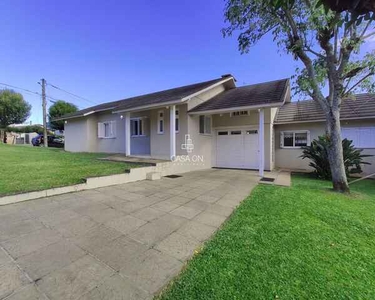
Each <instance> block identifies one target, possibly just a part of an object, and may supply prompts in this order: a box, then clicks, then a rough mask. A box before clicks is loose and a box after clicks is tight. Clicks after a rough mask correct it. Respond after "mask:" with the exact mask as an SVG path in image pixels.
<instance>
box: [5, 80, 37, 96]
mask: <svg viewBox="0 0 375 300" xmlns="http://www.w3.org/2000/svg"><path fill="white" fill-rule="evenodd" d="M0 84H1V85H5V86H8V87H11V88H13V89H19V90H22V91H25V92H28V93H31V94H36V95H39V96H41V94H39V93H38V92H33V91H30V90H28V89H24V88H21V87H18V86H15V85H11V84H6V83H2V82H0Z"/></svg>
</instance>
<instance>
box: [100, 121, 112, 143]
mask: <svg viewBox="0 0 375 300" xmlns="http://www.w3.org/2000/svg"><path fill="white" fill-rule="evenodd" d="M115 137H116V121H108V122H99V123H98V138H101V139H111V138H115Z"/></svg>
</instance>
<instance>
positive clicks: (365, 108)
mask: <svg viewBox="0 0 375 300" xmlns="http://www.w3.org/2000/svg"><path fill="white" fill-rule="evenodd" d="M371 117H372V118H375V94H358V95H355V97H352V98H347V99H344V100H343V101H342V104H341V119H356V118H371ZM320 120H325V117H324V114H323V110H322V109H321V107H320V105H319V104H318V103H317V102H316V101H314V100H305V101H298V102H290V103H285V104H284V105H283V106H282V107H280V109H279V111H278V113H277V116H276V118H275V122H274V123H275V124H284V123H291V122H308V121H320Z"/></svg>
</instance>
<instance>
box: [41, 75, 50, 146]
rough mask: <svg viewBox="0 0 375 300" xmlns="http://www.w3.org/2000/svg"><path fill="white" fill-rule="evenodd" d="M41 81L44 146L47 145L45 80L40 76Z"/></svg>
mask: <svg viewBox="0 0 375 300" xmlns="http://www.w3.org/2000/svg"><path fill="white" fill-rule="evenodd" d="M41 82H42V101H43V140H44V147H48V136H47V100H46V80H45V79H44V78H42V79H41Z"/></svg>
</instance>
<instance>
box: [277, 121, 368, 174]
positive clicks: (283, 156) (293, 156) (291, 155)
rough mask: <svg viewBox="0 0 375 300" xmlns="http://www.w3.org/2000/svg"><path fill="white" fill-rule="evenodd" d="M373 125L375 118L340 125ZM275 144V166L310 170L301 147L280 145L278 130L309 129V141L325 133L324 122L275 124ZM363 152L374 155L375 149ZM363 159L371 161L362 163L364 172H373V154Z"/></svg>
mask: <svg viewBox="0 0 375 300" xmlns="http://www.w3.org/2000/svg"><path fill="white" fill-rule="evenodd" d="M369 126H375V120H353V121H342V122H341V127H342V128H344V127H369ZM274 129H275V146H276V167H277V168H284V169H292V170H301V171H311V170H312V169H311V167H309V160H307V159H301V158H300V156H301V155H302V150H301V149H286V148H284V149H283V148H281V147H280V132H281V131H287V130H309V131H310V139H311V141H312V140H314V139H317V138H318V136H321V135H323V134H324V133H325V123H324V122H311V123H296V124H285V125H275V128H274ZM362 153H363V154H369V155H375V149H364V150H363V152H362ZM365 161H367V162H369V163H371V165H363V167H362V169H363V173H364V174H372V173H375V156H373V157H368V158H366V159H365Z"/></svg>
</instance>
